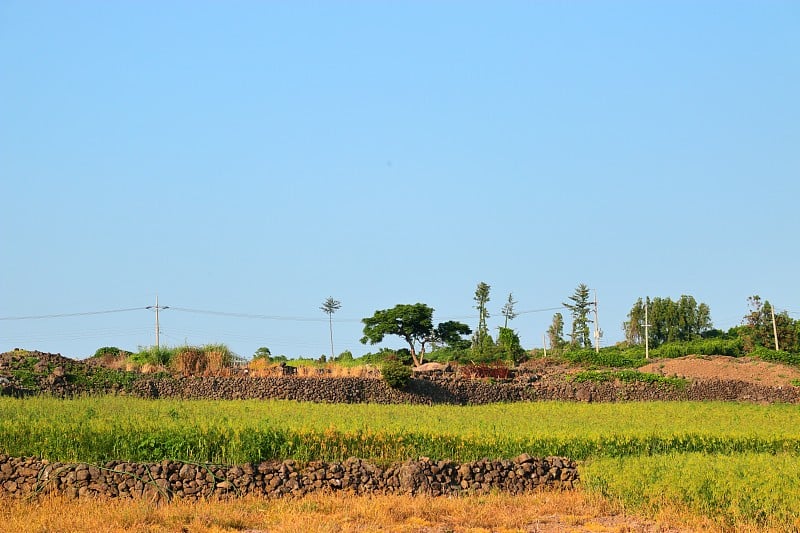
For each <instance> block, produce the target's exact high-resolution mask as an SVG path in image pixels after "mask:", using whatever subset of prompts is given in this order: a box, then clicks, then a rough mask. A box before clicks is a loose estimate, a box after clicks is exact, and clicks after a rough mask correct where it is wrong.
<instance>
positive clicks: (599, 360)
mask: <svg viewBox="0 0 800 533" xmlns="http://www.w3.org/2000/svg"><path fill="white" fill-rule="evenodd" d="M561 357H562V358H564V359H566V360H567V361H569V362H571V363H580V364H590V365H594V366H605V367H616V368H630V367H638V366H643V365H644V364H646V361H645V358H644V349H643V348H640V347H634V348H627V349H624V350H623V349H620V348H617V347H616V346H611V347H608V348H601V349H600V352H599V353H597V352H595V351H594V350H593V349H591V348H585V349H582V350H570V351H567V352H564V354H563V355H562V356H561Z"/></svg>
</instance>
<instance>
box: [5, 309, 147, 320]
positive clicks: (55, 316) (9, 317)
mask: <svg viewBox="0 0 800 533" xmlns="http://www.w3.org/2000/svg"><path fill="white" fill-rule="evenodd" d="M144 309H147V307H127V308H125V309H109V310H107V311H85V312H83V313H59V314H54V315H29V316H4V317H0V320H39V319H42V318H65V317H72V316H89V315H107V314H110V313H124V312H127V311H142V310H144Z"/></svg>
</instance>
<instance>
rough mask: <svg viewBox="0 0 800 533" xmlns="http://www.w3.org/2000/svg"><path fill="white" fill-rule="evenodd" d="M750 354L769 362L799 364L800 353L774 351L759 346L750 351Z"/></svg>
mask: <svg viewBox="0 0 800 533" xmlns="http://www.w3.org/2000/svg"><path fill="white" fill-rule="evenodd" d="M750 355H751V356H753V357H758V358H759V359H763V360H764V361H769V362H771V363H782V364H784V365H793V366H800V353H789V352H784V351H775V350H770V349H769V348H764V347H763V346H759V347H757V348H755V349H754V350H753V351H752V352H750Z"/></svg>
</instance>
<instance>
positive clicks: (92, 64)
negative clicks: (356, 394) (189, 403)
mask: <svg viewBox="0 0 800 533" xmlns="http://www.w3.org/2000/svg"><path fill="white" fill-rule="evenodd" d="M798 27H800V4H798V3H797V2H772V1H768V2H730V1H725V2H695V1H692V2H629V1H621V2H600V1H597V2H578V1H576V2H556V1H553V2H492V3H489V2H446V1H439V2H354V1H350V2H315V3H299V2H244V1H237V2H197V1H193V2H168V3H163V2H36V1H24V2H16V1H6V2H3V3H2V4H0V197H2V199H3V214H2V217H1V218H0V220H2V222H0V229H1V230H2V233H0V238H2V246H1V247H0V265H2V266H0V317H2V318H11V317H20V316H41V315H50V314H62V313H76V312H88V311H103V310H114V309H127V308H137V307H144V306H147V305H152V304H154V303H155V297H156V294H158V297H159V301H160V303H161V304H162V305H167V306H170V307H173V308H175V307H181V308H184V309H198V310H210V311H221V312H228V313H240V314H249V315H264V316H270V317H279V318H280V319H267V318H247V317H232V316H221V315H208V314H198V313H190V312H186V311H181V310H177V309H167V310H165V311H163V312H162V313H161V329H162V337H161V342H162V343H166V344H173V345H174V344H182V343H184V342H188V343H190V344H202V343H207V342H224V343H227V344H228V345H229V346H231V348H232V349H233V350H234V351H236V352H237V353H239V354H240V355H244V356H250V355H251V354H252V353H253V352H254V351H255V350H256V349H257V348H258V347H259V346H268V347H270V348H271V350H272V352H273V353H283V354H286V355H288V356H290V357H297V356H301V355H303V356H313V357H318V356H319V355H320V354H322V353H326V352H328V351H329V350H330V347H329V339H328V325H327V322H326V317H325V315H324V314H323V313H322V312H321V311H320V310H319V306H320V305H321V303H322V301H323V300H324V299H325V298H326V297H328V296H333V297H334V298H336V299H338V300H340V301H341V302H342V308H341V310H340V311H339V312H338V313H337V314H336V315H334V334H335V348H336V351H337V352H339V351H341V350H344V349H350V350H352V351H353V352H354V353H355V354H356V355H358V354H361V353H364V352H366V351H368V350H370V349H374V348H371V347H368V346H363V345H361V344H360V343H359V340H358V339H359V338H360V336H361V324H360V319H361V318H363V317H366V316H371V315H372V313H373V312H374V311H375V310H377V309H385V308H388V307H392V306H394V305H395V304H398V303H415V302H424V303H427V304H428V305H430V306H431V307H433V308H435V309H436V317H437V318H438V319H439V320H443V319H450V318H458V319H461V320H463V321H464V322H467V323H468V324H470V325H471V326H473V327H474V326H475V322H477V316H476V311H475V309H474V308H473V305H474V302H473V300H472V297H473V294H474V290H475V287H476V285H477V283H478V282H481V281H483V282H486V283H488V284H490V285H491V287H492V292H491V302H490V312H491V313H492V316H491V318H490V326H491V327H496V326H498V325H500V324H501V323H502V317H501V315H500V312H499V311H500V307H501V306H502V304H503V302H504V301H505V298H506V296H507V295H508V293H509V292H512V291H513V293H514V298H515V299H516V300H517V301H518V302H519V303H518V304H517V309H518V310H519V311H536V310H539V309H546V308H552V307H555V306H558V305H560V304H561V302H563V301H565V300H566V298H567V297H568V296H569V295H570V294H571V293H572V292H573V290H574V289H575V287H576V286H577V285H578V283H581V282H583V283H586V284H587V285H589V286H590V287H591V288H593V289H596V290H597V293H598V298H599V303H600V305H599V311H600V325H601V327H602V329H603V331H604V334H605V335H604V339H603V344H604V345H608V344H613V343H614V342H616V341H619V340H621V339H622V338H623V336H622V331H621V323H622V322H623V320H625V318H626V314H627V312H628V311H629V310H630V307H631V305H632V304H633V302H634V301H635V300H636V299H637V298H638V297H643V296H646V295H650V296H662V297H667V296H669V297H672V298H677V297H679V296H680V295H681V294H690V295H693V296H694V297H695V298H697V300H698V301H703V302H706V303H707V304H709V306H710V307H711V312H712V319H713V321H714V324H715V326H717V327H720V328H723V329H727V328H729V327H731V326H734V325H736V324H738V323H739V322H740V320H741V317H742V316H743V315H744V314H745V312H746V309H747V306H746V299H747V297H748V296H749V295H752V294H760V295H761V296H762V297H765V298H767V299H769V300H770V301H772V302H774V303H775V305H776V306H777V307H778V309H787V310H789V311H790V312H792V313H795V314H794V315H793V316H795V317H798V316H800V314H797V313H798V312H800V287H799V286H798V283H797V279H798V276H797V264H798V255H799V252H798V235H799V234H800V231H799V230H800V222H798V212H797V209H796V206H797V199H798V192H800V185H799V184H798V177H800V172H798V171H800V99H798V96H797V95H798V94H800V32H798V31H797V28H798ZM552 314H553V311H543V312H538V311H537V312H525V313H523V314H520V316H519V317H518V318H517V319H516V320H514V321H513V322H512V326H513V327H514V329H516V330H517V331H518V332H519V334H520V336H521V338H522V342H523V346H525V347H528V348H532V347H537V346H540V345H541V342H542V341H541V338H542V334H543V332H544V331H545V329H546V328H547V325H548V324H549V322H550V320H551V318H552ZM153 321H154V317H153V313H152V312H151V311H146V310H136V311H127V312H120V313H111V314H101V315H89V316H76V317H61V318H48V319H26V320H0V350H3V351H5V350H7V349H11V348H14V347H24V348H28V349H39V350H44V351H52V352H60V353H62V354H64V355H68V356H71V357H85V356H87V355H91V354H92V353H94V351H95V350H96V349H97V348H98V347H100V346H106V345H113V346H120V347H123V348H126V349H136V347H137V346H145V345H150V344H153V343H154V332H153V329H154V327H153ZM384 345H386V346H390V347H393V346H396V347H400V346H402V343H401V342H400V341H399V340H388V341H387V342H386V343H385V344H384Z"/></svg>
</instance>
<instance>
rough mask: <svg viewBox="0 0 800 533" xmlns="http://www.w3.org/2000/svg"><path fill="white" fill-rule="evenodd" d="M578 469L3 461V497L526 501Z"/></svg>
mask: <svg viewBox="0 0 800 533" xmlns="http://www.w3.org/2000/svg"><path fill="white" fill-rule="evenodd" d="M578 480H579V476H578V471H577V467H576V464H575V463H574V462H573V461H570V460H568V459H565V458H561V457H548V458H545V459H539V458H534V457H531V456H529V455H528V454H522V455H520V456H519V457H516V458H515V459H513V460H493V461H490V460H486V459H483V460H480V461H475V462H471V463H463V464H458V463H454V462H451V461H432V460H430V459H427V458H421V459H419V460H416V461H406V462H405V463H399V464H395V465H392V466H390V467H388V468H386V469H382V468H380V467H378V466H375V465H373V464H371V463H368V462H366V461H362V460H361V459H355V458H351V459H348V460H346V461H344V462H342V463H326V462H311V463H309V464H308V465H306V466H304V467H302V468H301V467H300V466H298V465H297V464H296V463H295V462H294V461H283V462H277V461H274V462H265V463H260V464H252V463H248V464H244V465H237V466H221V465H206V464H194V463H182V462H178V461H162V462H160V463H126V462H122V461H111V462H108V463H106V464H105V465H102V466H99V465H91V464H86V463H58V462H53V463H51V462H48V461H44V460H40V459H35V458H19V457H9V456H7V455H0V494H3V495H9V496H11V497H31V496H35V495H38V494H50V493H59V494H65V495H67V496H70V497H75V498H78V497H87V496H105V497H112V498H148V499H152V500H161V499H165V500H169V499H172V498H175V497H177V498H182V499H200V498H210V497H230V496H242V495H256V496H263V497H266V498H278V497H282V496H287V495H293V496H302V495H305V494H310V493H313V492H336V491H346V492H349V493H352V494H427V495H431V496H443V495H459V494H468V493H478V494H480V493H486V492H489V491H494V490H501V491H506V492H509V493H512V494H519V493H523V492H527V491H532V490H534V489H538V488H563V489H569V488H572V487H574V485H575V483H576V482H577V481H578Z"/></svg>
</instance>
